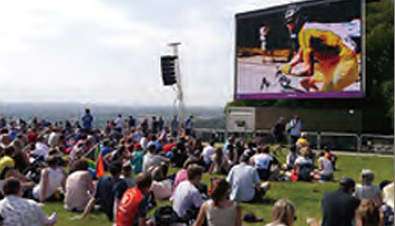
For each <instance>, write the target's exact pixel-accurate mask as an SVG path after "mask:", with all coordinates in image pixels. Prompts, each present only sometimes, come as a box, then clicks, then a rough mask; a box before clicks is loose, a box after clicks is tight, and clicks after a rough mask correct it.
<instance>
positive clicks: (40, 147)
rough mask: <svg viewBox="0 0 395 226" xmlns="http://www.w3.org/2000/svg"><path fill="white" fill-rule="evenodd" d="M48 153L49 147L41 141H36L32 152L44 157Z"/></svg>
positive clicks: (45, 157)
mask: <svg viewBox="0 0 395 226" xmlns="http://www.w3.org/2000/svg"><path fill="white" fill-rule="evenodd" d="M48 153H49V147H48V146H47V145H46V144H44V143H41V142H37V143H36V148H35V149H34V151H33V154H35V155H37V156H43V157H44V159H47V157H48Z"/></svg>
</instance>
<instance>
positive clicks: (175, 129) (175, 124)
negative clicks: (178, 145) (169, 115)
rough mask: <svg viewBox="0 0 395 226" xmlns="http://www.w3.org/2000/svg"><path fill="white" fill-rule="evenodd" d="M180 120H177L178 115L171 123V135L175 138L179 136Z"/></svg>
mask: <svg viewBox="0 0 395 226" xmlns="http://www.w3.org/2000/svg"><path fill="white" fill-rule="evenodd" d="M178 125H179V123H178V119H177V115H174V117H173V120H171V122H170V130H171V135H172V136H173V137H177V135H178Z"/></svg>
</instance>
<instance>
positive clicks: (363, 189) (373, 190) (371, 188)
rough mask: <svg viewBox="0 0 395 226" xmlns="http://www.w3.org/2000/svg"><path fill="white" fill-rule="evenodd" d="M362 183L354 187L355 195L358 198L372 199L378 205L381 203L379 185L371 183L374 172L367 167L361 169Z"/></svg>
mask: <svg viewBox="0 0 395 226" xmlns="http://www.w3.org/2000/svg"><path fill="white" fill-rule="evenodd" d="M361 180H362V184H357V185H356V187H355V197H357V198H359V199H373V200H374V201H375V202H376V203H377V204H378V205H381V190H380V187H379V186H377V185H374V184H373V181H374V173H373V171H371V170H369V169H363V170H362V171H361Z"/></svg>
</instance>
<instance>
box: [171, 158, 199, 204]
mask: <svg viewBox="0 0 395 226" xmlns="http://www.w3.org/2000/svg"><path fill="white" fill-rule="evenodd" d="M198 162H199V159H197V158H196V157H193V156H191V157H189V158H188V159H187V160H186V161H185V162H184V166H183V167H182V169H181V170H180V171H178V172H177V174H176V177H175V179H174V189H173V197H174V193H175V192H176V190H177V187H178V185H179V184H180V183H181V182H183V181H186V180H188V168H189V167H190V166H191V165H193V164H198ZM173 197H172V198H173Z"/></svg>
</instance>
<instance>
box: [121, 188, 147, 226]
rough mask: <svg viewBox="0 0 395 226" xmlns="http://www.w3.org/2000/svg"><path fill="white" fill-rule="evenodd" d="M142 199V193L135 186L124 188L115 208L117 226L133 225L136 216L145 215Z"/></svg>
mask: <svg viewBox="0 0 395 226" xmlns="http://www.w3.org/2000/svg"><path fill="white" fill-rule="evenodd" d="M144 200H145V199H144V195H143V193H141V191H140V190H139V189H138V188H137V187H134V188H129V189H128V190H126V191H125V193H124V194H123V196H122V199H121V202H120V203H119V207H118V210H117V226H130V225H134V222H135V220H136V217H138V216H139V217H140V216H141V217H145V214H146V206H145V202H144ZM142 215H143V216H142Z"/></svg>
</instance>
